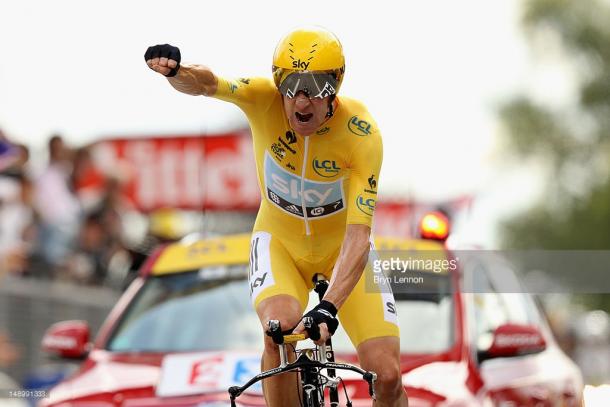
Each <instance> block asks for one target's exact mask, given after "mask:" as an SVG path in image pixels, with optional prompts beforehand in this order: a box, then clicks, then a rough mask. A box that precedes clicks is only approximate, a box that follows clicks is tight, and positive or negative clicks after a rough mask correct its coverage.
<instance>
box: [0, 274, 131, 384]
mask: <svg viewBox="0 0 610 407" xmlns="http://www.w3.org/2000/svg"><path fill="white" fill-rule="evenodd" d="M119 296H120V292H118V291H114V290H111V289H108V288H102V287H84V286H79V285H74V284H70V283H64V282H51V281H45V280H37V279H20V278H14V277H6V278H3V279H1V280H0V331H5V332H6V333H8V335H9V337H10V339H11V340H12V341H13V342H14V343H15V344H16V345H17V346H18V347H19V351H20V353H21V355H20V358H19V360H18V362H17V363H16V364H15V365H13V366H10V367H9V368H5V369H4V371H5V373H7V374H8V375H9V376H11V377H12V378H13V379H15V380H16V381H18V382H20V383H22V382H23V380H24V379H25V378H26V377H27V376H28V375H30V374H31V373H32V372H33V371H34V370H35V369H39V368H40V367H41V366H44V365H47V364H49V363H53V360H52V359H51V358H50V357H49V356H47V355H46V354H44V353H43V352H42V350H41V347H40V343H41V340H42V337H43V335H44V333H45V331H46V329H47V328H48V327H49V326H51V325H52V324H53V323H55V322H59V321H65V320H69V319H81V320H86V321H87V322H88V323H89V326H90V327H91V332H92V335H93V338H94V337H95V334H96V333H97V330H98V328H99V326H100V325H101V324H102V322H103V321H104V319H105V318H106V316H107V315H108V312H109V311H110V309H111V308H112V306H113V305H114V304H115V303H116V301H117V299H118V298H119ZM93 338H92V339H93Z"/></svg>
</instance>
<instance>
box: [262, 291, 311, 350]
mask: <svg viewBox="0 0 610 407" xmlns="http://www.w3.org/2000/svg"><path fill="white" fill-rule="evenodd" d="M256 311H257V313H258V317H259V319H260V321H261V325H262V328H263V331H265V332H266V331H267V329H268V326H269V325H268V324H269V321H270V320H278V321H280V324H281V327H282V331H287V330H290V329H293V328H295V327H296V326H297V324H298V323H299V321H300V319H301V306H300V304H299V302H298V301H297V300H296V299H294V298H292V297H290V296H287V295H281V296H275V297H271V298H268V299H266V300H264V301H263V302H261V303H260V304H259V306H258V307H257V309H256ZM265 352H270V353H277V352H278V349H277V345H276V344H275V343H274V342H273V340H272V339H271V338H270V337H268V336H266V335H265Z"/></svg>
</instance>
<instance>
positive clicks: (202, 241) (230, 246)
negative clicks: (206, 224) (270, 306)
mask: <svg viewBox="0 0 610 407" xmlns="http://www.w3.org/2000/svg"><path fill="white" fill-rule="evenodd" d="M250 236H251V234H250V233H243V234H236V235H226V236H218V237H211V238H205V237H203V238H198V239H192V238H191V239H183V240H181V241H178V242H175V243H171V244H169V245H166V246H163V247H161V248H159V249H158V251H157V252H156V253H155V254H154V255H152V256H151V261H150V262H149V263H148V265H146V266H145V269H146V270H143V274H145V275H149V274H150V275H154V276H160V275H166V274H174V273H182V272H187V271H192V270H197V269H201V268H203V267H210V266H219V265H246V264H248V262H249V258H250ZM374 240H375V249H376V250H391V251H394V250H399V251H409V252H423V251H426V252H436V253H440V254H441V256H442V257H443V258H446V256H447V249H446V248H445V246H444V245H443V243H442V242H439V241H434V240H423V239H404V238H397V237H384V236H380V237H376V238H375V239H374Z"/></svg>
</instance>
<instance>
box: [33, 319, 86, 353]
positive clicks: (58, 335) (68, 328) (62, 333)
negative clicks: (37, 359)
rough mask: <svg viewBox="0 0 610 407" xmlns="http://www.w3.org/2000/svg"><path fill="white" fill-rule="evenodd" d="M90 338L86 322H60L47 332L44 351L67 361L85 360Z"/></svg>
mask: <svg viewBox="0 0 610 407" xmlns="http://www.w3.org/2000/svg"><path fill="white" fill-rule="evenodd" d="M89 336H90V330H89V324H87V322H85V321H63V322H58V323H55V324H53V325H51V327H50V328H49V329H47V331H46V332H45V334H44V337H43V338H42V349H43V351H45V352H48V353H52V354H55V355H58V356H59V357H62V358H66V359H83V358H84V357H85V356H86V355H87V353H88V351H89V347H90V342H89Z"/></svg>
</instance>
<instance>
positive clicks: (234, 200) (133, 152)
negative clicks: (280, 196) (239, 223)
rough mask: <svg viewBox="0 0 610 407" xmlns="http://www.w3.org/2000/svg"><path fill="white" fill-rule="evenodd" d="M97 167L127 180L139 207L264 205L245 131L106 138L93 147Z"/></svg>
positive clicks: (253, 207) (128, 194)
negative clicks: (198, 134) (205, 134)
mask: <svg viewBox="0 0 610 407" xmlns="http://www.w3.org/2000/svg"><path fill="white" fill-rule="evenodd" d="M91 154H92V157H93V160H94V163H95V166H96V167H97V168H99V169H100V170H101V172H102V173H104V174H106V175H114V176H117V177H118V178H120V179H122V180H123V181H124V192H125V194H126V197H127V198H128V199H129V201H131V203H132V204H133V205H134V206H135V208H136V209H139V210H141V211H150V210H154V209H156V208H161V207H174V208H181V209H194V210H201V209H223V210H234V209H239V210H243V209H247V210H256V209H257V208H258V206H259V203H260V194H259V190H258V181H257V177H256V166H255V163H254V154H253V153H252V141H251V138H250V134H249V132H247V131H244V132H240V133H230V134H221V135H215V136H178V137H151V138H121V139H118V138H117V139H108V140H103V141H100V142H97V143H95V144H93V145H92V146H91Z"/></svg>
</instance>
